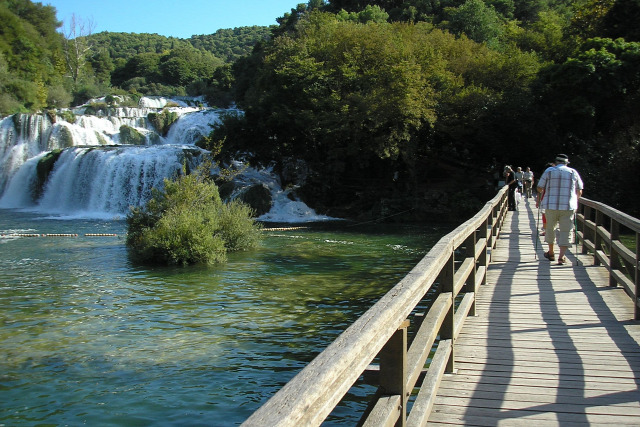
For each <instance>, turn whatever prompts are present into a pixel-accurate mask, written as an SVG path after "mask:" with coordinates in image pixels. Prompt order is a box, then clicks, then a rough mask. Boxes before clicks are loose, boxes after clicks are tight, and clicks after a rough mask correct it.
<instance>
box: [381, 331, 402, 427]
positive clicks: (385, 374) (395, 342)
mask: <svg viewBox="0 0 640 427" xmlns="http://www.w3.org/2000/svg"><path fill="white" fill-rule="evenodd" d="M408 327H409V321H408V320H405V321H404V322H403V323H402V325H400V327H399V328H398V330H397V331H396V332H395V333H394V334H393V335H392V336H391V338H390V339H389V341H387V343H386V344H385V345H384V347H382V350H380V353H379V355H380V389H381V391H382V393H383V395H388V396H395V395H397V396H401V400H400V401H401V405H402V407H401V408H400V417H399V418H398V421H397V422H396V424H395V426H396V427H404V426H405V424H406V420H407V399H408V398H409V392H408V390H407V328H408Z"/></svg>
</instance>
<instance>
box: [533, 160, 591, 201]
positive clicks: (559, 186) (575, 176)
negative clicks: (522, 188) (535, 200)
mask: <svg viewBox="0 0 640 427" xmlns="http://www.w3.org/2000/svg"><path fill="white" fill-rule="evenodd" d="M583 186H584V184H583V183H582V178H580V174H579V173H578V171H577V170H575V169H572V168H570V167H568V166H567V165H563V164H560V165H557V166H552V167H550V168H547V170H546V171H544V173H543V174H542V176H541V177H540V181H538V188H542V189H544V197H543V198H542V204H541V206H540V207H541V208H542V209H555V210H561V211H567V210H575V209H578V195H577V194H576V190H582V189H583V188H584V187H583Z"/></svg>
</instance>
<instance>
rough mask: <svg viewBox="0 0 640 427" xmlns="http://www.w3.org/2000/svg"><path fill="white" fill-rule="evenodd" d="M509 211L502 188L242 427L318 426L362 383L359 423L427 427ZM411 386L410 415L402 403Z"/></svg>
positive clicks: (451, 369)
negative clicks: (370, 388)
mask: <svg viewBox="0 0 640 427" xmlns="http://www.w3.org/2000/svg"><path fill="white" fill-rule="evenodd" d="M506 212H507V187H504V188H503V189H502V190H500V192H499V193H498V194H497V195H496V197H494V198H493V199H492V200H491V201H489V202H487V204H486V205H485V207H484V208H483V209H482V210H481V211H480V212H479V213H478V214H476V215H475V216H474V217H473V218H471V219H470V220H468V221H467V222H465V223H464V224H462V225H460V226H459V227H458V228H456V229H455V230H454V231H452V232H451V233H449V234H448V235H446V236H445V237H443V238H442V239H440V241H438V243H437V244H436V245H435V246H434V247H433V248H432V249H431V250H430V251H429V252H428V253H427V255H425V257H424V258H423V259H422V260H421V261H420V262H419V263H418V264H417V265H416V266H415V267H414V268H413V269H412V270H411V271H410V272H409V273H408V274H407V276H405V277H404V278H403V279H402V280H401V281H400V282H399V283H398V284H397V285H396V286H395V287H393V288H392V289H391V290H390V291H389V292H388V293H387V294H385V295H384V296H383V297H382V298H381V299H380V300H379V301H378V302H377V303H376V304H375V305H374V306H373V307H371V308H370V309H369V310H368V311H367V312H366V313H364V314H363V315H362V316H361V317H360V318H359V319H358V320H356V321H355V322H354V323H353V324H352V325H351V326H350V327H349V328H347V329H346V330H345V331H344V332H343V333H342V334H341V335H340V336H339V337H338V338H336V340H335V341H334V342H333V343H332V344H330V345H329V346H328V347H327V348H326V349H325V350H324V351H323V352H322V353H320V354H319V355H318V356H316V358H315V359H314V360H313V361H311V363H309V364H308V365H307V366H306V367H305V368H304V369H303V370H302V371H300V373H298V374H297V375H296V376H295V377H294V378H293V379H291V381H289V382H288V383H287V384H286V385H284V387H283V388H282V389H280V390H279V391H278V392H277V393H276V394H275V395H273V396H272V397H271V399H269V400H268V401H267V402H266V403H265V404H264V405H263V406H262V407H260V408H259V409H258V410H257V411H256V412H255V413H254V414H253V415H252V416H251V417H249V418H248V419H247V420H246V421H245V422H244V424H243V426H247V427H248V426H258V427H264V426H270V427H271V426H295V427H299V426H317V425H320V424H321V423H322V422H323V420H324V419H325V418H326V417H327V416H328V415H329V414H330V413H331V412H332V411H333V409H334V408H335V407H336V405H337V404H338V403H339V402H340V401H341V399H342V398H343V396H344V395H345V394H346V393H347V392H348V391H349V389H350V388H351V387H352V386H353V385H354V384H355V383H356V381H357V380H358V379H359V378H360V377H366V378H367V380H369V381H370V380H371V379H372V378H373V379H374V382H375V383H377V385H378V387H377V391H376V392H375V394H374V395H373V396H372V397H371V403H370V405H369V407H368V408H367V409H366V410H365V411H364V412H363V414H362V418H361V420H360V424H362V425H365V426H392V425H395V426H405V425H407V426H422V425H425V424H426V421H427V419H428V417H429V414H430V412H431V408H432V406H433V403H434V398H435V395H436V392H437V389H438V387H439V385H440V381H441V379H442V376H443V375H444V373H445V372H453V371H454V367H455V339H456V336H457V335H458V333H459V332H460V330H461V329H462V325H463V323H464V320H465V319H466V317H467V316H468V315H475V296H476V292H478V290H479V288H480V287H481V285H483V284H484V283H486V273H487V267H488V265H489V262H490V256H491V249H493V248H494V247H495V242H496V239H497V237H498V235H499V233H500V230H501V228H502V224H503V222H504V218H505V216H506ZM427 300H428V301H429V302H427ZM436 342H437V349H436V351H435V353H434V354H433V355H431V351H432V349H433V346H434V343H436ZM429 358H431V360H430V363H427V362H428V360H429ZM372 362H375V364H372ZM426 366H428V369H427V368H425V367H426ZM416 387H417V388H419V392H418V394H417V396H416V395H414V396H413V397H412V405H411V411H410V412H409V411H408V409H407V402H408V400H409V399H410V397H411V395H412V391H413V390H414V388H416Z"/></svg>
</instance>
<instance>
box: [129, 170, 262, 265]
mask: <svg viewBox="0 0 640 427" xmlns="http://www.w3.org/2000/svg"><path fill="white" fill-rule="evenodd" d="M200 172H201V171H200ZM200 172H198V173H192V174H190V175H182V176H179V177H178V178H176V179H175V180H169V179H167V180H165V183H164V185H165V188H164V191H158V190H155V191H154V195H153V198H152V199H151V200H149V202H148V203H147V204H146V206H144V207H137V208H133V209H132V210H131V213H130V214H129V215H128V216H127V228H128V232H127V241H126V243H127V247H128V248H129V249H130V251H131V254H132V256H133V258H134V259H136V260H137V261H139V262H143V263H148V264H167V265H186V264H195V263H202V264H215V263H219V262H224V261H225V260H226V255H227V251H242V250H247V249H251V248H253V247H255V246H256V245H257V243H258V241H259V238H260V226H259V225H258V224H257V223H255V222H254V221H253V219H252V218H251V210H250V209H249V208H248V207H247V206H246V205H244V204H242V203H239V202H230V203H226V204H225V203H223V202H222V201H221V200H220V196H219V194H218V188H217V187H216V185H215V184H214V183H213V182H212V181H210V180H208V179H206V178H205V177H204V175H203V174H202V173H200Z"/></svg>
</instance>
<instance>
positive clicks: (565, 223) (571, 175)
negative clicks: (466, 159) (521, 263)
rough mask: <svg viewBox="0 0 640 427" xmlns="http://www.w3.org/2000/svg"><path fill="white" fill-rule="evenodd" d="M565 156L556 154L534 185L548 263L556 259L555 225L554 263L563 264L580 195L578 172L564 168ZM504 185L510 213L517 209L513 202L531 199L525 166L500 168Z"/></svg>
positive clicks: (530, 181) (528, 171)
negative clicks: (502, 170)
mask: <svg viewBox="0 0 640 427" xmlns="http://www.w3.org/2000/svg"><path fill="white" fill-rule="evenodd" d="M568 164H569V157H568V156H567V155H566V154H558V155H557V156H556V158H555V161H554V162H552V163H550V164H548V165H547V166H548V167H547V168H546V169H545V171H544V172H543V173H542V176H541V177H540V179H539V180H538V182H537V185H536V187H535V188H536V194H537V197H536V208H539V209H541V210H542V212H543V213H542V223H543V226H544V233H543V235H544V237H545V241H546V242H547V244H548V245H549V250H548V251H547V252H545V253H544V257H545V258H546V259H548V260H549V261H555V260H556V254H555V240H556V226H557V227H558V228H559V232H558V246H559V247H560V250H559V253H558V258H557V260H558V264H560V265H562V264H565V263H566V262H567V260H566V258H565V254H566V252H567V249H568V248H569V245H570V242H569V241H570V236H571V228H572V224H573V219H574V215H575V212H576V210H577V209H578V199H579V198H580V197H581V196H582V189H583V188H584V184H583V182H582V178H581V177H580V174H579V173H578V171H576V170H575V169H573V168H570V167H569V166H568ZM504 177H505V183H506V185H508V186H509V194H508V208H509V210H510V211H515V210H516V209H517V201H518V200H519V199H521V198H522V197H524V198H525V199H529V198H531V197H532V194H531V193H532V189H533V188H534V187H533V185H534V181H535V180H534V176H533V172H531V169H530V168H529V167H527V168H525V170H524V172H523V171H522V168H520V167H518V168H517V169H516V170H515V171H514V170H513V169H512V168H511V166H506V167H505V169H504Z"/></svg>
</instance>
